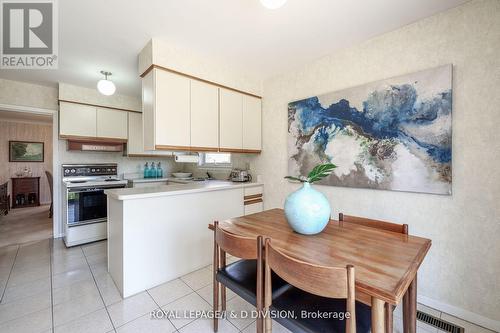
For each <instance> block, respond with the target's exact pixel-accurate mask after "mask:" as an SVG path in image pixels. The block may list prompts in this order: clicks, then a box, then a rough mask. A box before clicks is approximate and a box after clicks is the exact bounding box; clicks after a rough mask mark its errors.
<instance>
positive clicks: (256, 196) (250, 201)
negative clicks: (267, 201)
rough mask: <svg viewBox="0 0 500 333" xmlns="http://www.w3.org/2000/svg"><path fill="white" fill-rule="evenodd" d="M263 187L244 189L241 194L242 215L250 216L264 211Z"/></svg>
mask: <svg viewBox="0 0 500 333" xmlns="http://www.w3.org/2000/svg"><path fill="white" fill-rule="evenodd" d="M263 193H264V186H262V185H258V186H253V187H246V188H245V190H244V194H243V206H244V214H245V215H250V214H255V213H259V212H262V211H263V210H264V200H263V199H262V196H263Z"/></svg>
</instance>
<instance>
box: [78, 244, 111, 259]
mask: <svg viewBox="0 0 500 333" xmlns="http://www.w3.org/2000/svg"><path fill="white" fill-rule="evenodd" d="M82 250H83V253H84V254H85V256H87V257H88V256H92V255H96V254H106V253H107V251H108V242H107V241H105V240H103V241H99V242H95V243H90V244H85V245H82Z"/></svg>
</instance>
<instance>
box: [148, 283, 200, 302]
mask: <svg viewBox="0 0 500 333" xmlns="http://www.w3.org/2000/svg"><path fill="white" fill-rule="evenodd" d="M148 292H149V294H150V295H151V297H153V299H154V300H155V302H156V303H157V304H158V305H160V306H164V305H166V304H168V303H170V302H173V301H175V300H176V299H179V298H181V297H183V296H186V295H188V294H190V293H192V292H193V290H192V289H191V288H190V287H189V286H188V285H187V284H185V283H184V282H183V281H182V280H181V279H175V280H172V281H169V282H167V283H164V284H161V285H159V286H157V287H154V288H152V289H149V290H148Z"/></svg>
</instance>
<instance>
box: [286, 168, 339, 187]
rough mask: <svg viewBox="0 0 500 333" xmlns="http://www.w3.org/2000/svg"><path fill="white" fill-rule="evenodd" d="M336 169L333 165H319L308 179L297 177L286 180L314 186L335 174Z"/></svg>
mask: <svg viewBox="0 0 500 333" xmlns="http://www.w3.org/2000/svg"><path fill="white" fill-rule="evenodd" d="M336 167H337V166H336V165H335V164H332V163H325V164H318V165H316V166H315V167H314V168H313V169H312V170H311V172H309V174H308V175H307V177H305V176H297V177H293V176H286V177H285V179H289V180H295V181H299V182H301V183H311V184H312V183H314V182H317V181H319V180H321V179H323V178H325V177H327V176H329V175H330V174H331V173H332V172H333V169H335V168H336Z"/></svg>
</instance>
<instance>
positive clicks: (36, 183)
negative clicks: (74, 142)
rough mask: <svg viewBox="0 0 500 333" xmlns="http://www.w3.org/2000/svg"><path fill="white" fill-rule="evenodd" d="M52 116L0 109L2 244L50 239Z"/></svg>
mask: <svg viewBox="0 0 500 333" xmlns="http://www.w3.org/2000/svg"><path fill="white" fill-rule="evenodd" d="M53 117H54V114H53V113H50V112H47V113H40V112H30V111H29V110H27V111H26V110H23V111H12V110H1V109H0V188H2V192H3V193H0V198H2V199H1V200H2V201H3V202H2V203H0V205H1V206H2V207H4V208H3V209H2V211H1V212H0V247H3V246H7V245H13V244H23V243H28V242H32V241H39V240H42V239H47V238H52V237H53V230H54V224H53V216H54V214H53V206H52V203H53V202H54V193H53V192H54V191H53V188H54V187H53V180H52V179H53V177H52V175H53V174H54V172H53V171H54V165H53V161H54V158H53V157H54V150H57V145H54V142H57V141H56V140H54V137H53V136H54V128H53V126H54V119H53ZM51 207H52V208H51Z"/></svg>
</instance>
